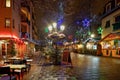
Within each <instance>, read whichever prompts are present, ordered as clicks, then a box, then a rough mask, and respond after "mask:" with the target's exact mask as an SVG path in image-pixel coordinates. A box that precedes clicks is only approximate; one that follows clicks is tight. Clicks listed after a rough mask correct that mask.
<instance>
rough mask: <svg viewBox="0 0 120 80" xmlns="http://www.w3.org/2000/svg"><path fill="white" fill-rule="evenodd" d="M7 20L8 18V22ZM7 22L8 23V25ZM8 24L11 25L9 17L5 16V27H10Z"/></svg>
mask: <svg viewBox="0 0 120 80" xmlns="http://www.w3.org/2000/svg"><path fill="white" fill-rule="evenodd" d="M7 20H9V23H7ZM7 24H9V26H8V25H7ZM10 26H11V19H10V18H5V27H6V28H10Z"/></svg>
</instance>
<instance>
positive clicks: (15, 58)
mask: <svg viewBox="0 0 120 80" xmlns="http://www.w3.org/2000/svg"><path fill="white" fill-rule="evenodd" d="M9 60H21V58H19V57H11V58H9Z"/></svg>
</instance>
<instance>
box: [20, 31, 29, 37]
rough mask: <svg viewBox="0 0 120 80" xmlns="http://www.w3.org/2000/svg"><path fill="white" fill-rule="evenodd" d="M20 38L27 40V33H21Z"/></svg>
mask: <svg viewBox="0 0 120 80" xmlns="http://www.w3.org/2000/svg"><path fill="white" fill-rule="evenodd" d="M21 38H25V39H27V38H29V33H27V32H21Z"/></svg>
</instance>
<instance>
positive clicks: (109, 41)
mask: <svg viewBox="0 0 120 80" xmlns="http://www.w3.org/2000/svg"><path fill="white" fill-rule="evenodd" d="M99 43H100V44H101V45H102V54H103V56H111V57H119V58H120V32H116V33H110V34H108V35H107V36H105V37H104V38H103V39H102V40H100V42H99Z"/></svg>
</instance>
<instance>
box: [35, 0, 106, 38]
mask: <svg viewBox="0 0 120 80" xmlns="http://www.w3.org/2000/svg"><path fill="white" fill-rule="evenodd" d="M106 1H108V0H33V5H34V9H35V13H34V15H35V19H36V26H37V28H38V31H39V34H40V35H39V36H40V38H41V39H44V36H46V35H47V34H46V33H45V31H44V29H45V28H46V27H48V25H49V24H51V23H53V22H56V21H57V20H58V18H59V15H60V14H62V15H63V21H62V23H63V24H64V25H65V26H66V29H65V33H66V34H67V35H69V34H70V33H69V32H73V33H74V31H76V30H74V31H72V30H73V29H77V28H76V26H77V25H78V24H77V22H78V23H80V24H81V23H82V20H83V19H92V25H95V26H94V27H97V26H96V25H98V24H99V16H100V15H102V13H103V9H104V5H105V2H106ZM59 3H62V4H63V5H62V9H63V10H62V12H61V10H60V6H59ZM94 23H96V24H94ZM80 26H81V25H80ZM91 29H92V28H91ZM93 31H95V30H93Z"/></svg>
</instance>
